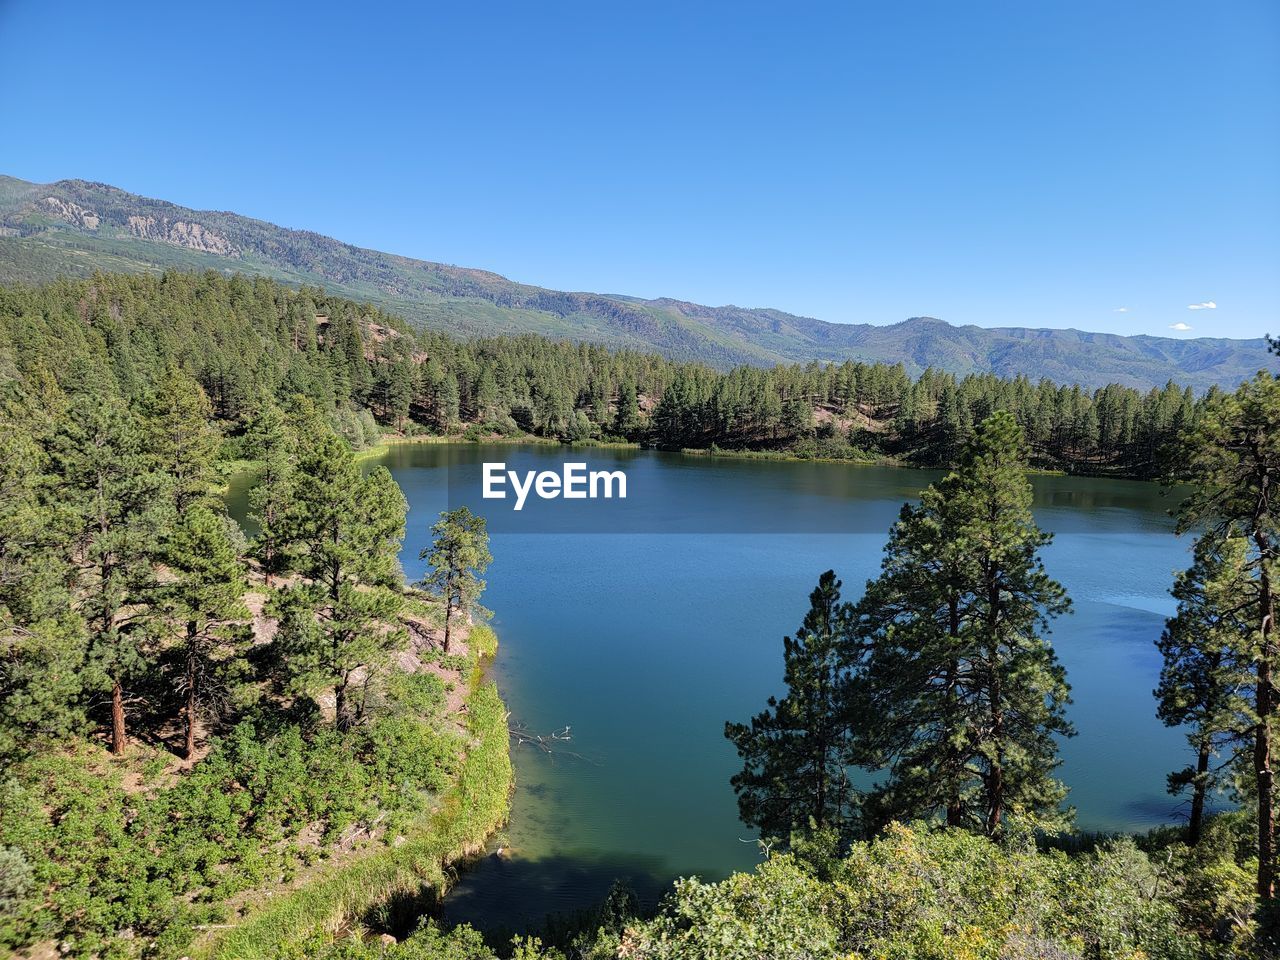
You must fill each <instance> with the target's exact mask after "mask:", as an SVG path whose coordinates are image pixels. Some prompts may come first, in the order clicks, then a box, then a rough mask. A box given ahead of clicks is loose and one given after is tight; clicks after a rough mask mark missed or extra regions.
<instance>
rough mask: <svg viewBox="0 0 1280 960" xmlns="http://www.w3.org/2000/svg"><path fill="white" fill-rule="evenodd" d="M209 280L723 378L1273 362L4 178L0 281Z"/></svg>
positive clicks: (1221, 368)
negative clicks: (582, 347)
mask: <svg viewBox="0 0 1280 960" xmlns="http://www.w3.org/2000/svg"><path fill="white" fill-rule="evenodd" d="M163 269H188V270H189V269H197V270H203V269H212V270H219V271H227V272H232V271H241V272H244V273H253V274H262V275H265V276H269V277H274V278H275V279H278V280H283V281H286V282H289V283H296V284H314V285H317V286H321V287H324V288H326V289H327V290H329V291H331V292H333V293H337V294H341V295H344V296H348V297H351V298H353V299H356V300H360V301H365V302H369V303H372V304H375V305H377V306H379V307H381V308H383V309H385V310H388V311H391V312H393V313H398V314H401V315H402V316H404V317H406V318H408V319H409V320H411V321H414V322H417V323H420V324H423V325H425V326H428V327H431V328H434V329H440V330H445V331H448V332H451V333H455V334H458V335H461V336H477V335H494V334H511V333H538V334H542V335H544V336H549V337H555V338H563V339H573V340H581V341H587V342H592V343H602V344H606V345H608V346H611V347H631V348H636V349H641V350H651V351H656V352H658V353H662V354H664V355H666V356H668V357H672V358H675V359H680V360H699V361H702V362H705V363H709V364H712V365H714V366H717V367H728V366H731V365H733V364H739V363H751V364H773V363H784V362H796V361H801V362H803V361H808V360H824V361H826V360H834V361H840V360H845V359H855V360H882V361H887V362H889V363H895V362H901V363H903V364H904V365H905V366H906V367H907V370H908V372H910V373H912V374H918V373H919V372H920V371H921V370H923V369H924V368H925V367H929V366H932V367H937V368H940V369H944V370H948V371H951V372H953V373H958V374H965V373H972V372H982V371H990V372H992V373H997V374H1001V375H1004V376H1012V375H1016V374H1019V373H1024V374H1026V375H1028V376H1029V377H1031V378H1033V379H1038V378H1040V377H1049V378H1050V379H1053V380H1056V381H1059V382H1065V383H1072V382H1076V383H1080V384H1081V385H1083V386H1087V387H1098V386H1102V385H1104V384H1106V383H1122V384H1126V385H1128V386H1134V387H1150V386H1158V385H1163V384H1164V383H1165V382H1166V381H1168V380H1170V379H1173V380H1176V381H1178V382H1179V383H1182V384H1187V385H1190V386H1192V387H1195V388H1197V389H1204V388H1207V387H1209V386H1210V385H1213V384H1218V385H1220V386H1225V387H1230V386H1234V385H1235V384H1236V383H1238V382H1239V381H1240V380H1242V379H1244V378H1246V377H1248V376H1251V375H1252V374H1253V373H1254V372H1255V371H1257V370H1258V369H1260V368H1262V367H1265V366H1267V365H1268V363H1269V360H1270V359H1271V358H1269V357H1268V354H1267V351H1266V343H1265V341H1263V340H1261V339H1258V340H1228V339H1211V338H1198V339H1194V340H1175V339H1172V338H1168V337H1145V336H1139V337H1121V336H1116V335H1113V334H1102V333H1085V332H1082V331H1079V330H1047V329H1033V328H1025V327H1006V328H994V329H993V328H985V327H975V326H964V327H955V326H952V325H950V324H948V323H945V322H943V321H941V320H936V319H933V318H930V317H914V318H912V319H909V320H905V321H903V322H902V323H896V324H892V325H888V326H875V325H872V324H840V323H827V322H825V321H822V320H815V319H813V318H811V317H800V316H795V315H793V314H789V313H785V312H783V311H781V310H771V309H747V308H742V307H733V306H727V307H707V306H702V305H700V304H696V303H688V302H686V301H683V300H673V299H668V298H662V299H657V300H643V299H640V298H637V297H628V296H620V295H612V294H611V295H605V294H597V293H570V292H564V291H559V290H547V289H544V288H542V287H535V286H530V285H528V284H523V283H516V282H514V281H512V280H508V279H507V278H506V277H502V276H499V275H498V274H496V273H489V272H487V271H484V270H473V269H468V268H465V267H456V266H450V265H448V264H443V263H432V262H429V261H425V260H414V259H412V258H409V257H402V256H397V255H395V254H389V253H381V252H379V251H377V250H367V249H364V248H362V247H354V246H351V245H350V244H346V243H342V242H341V241H339V240H334V239H333V238H331V237H326V236H322V235H320V234H318V233H312V232H310V231H306V230H290V229H287V228H284V227H279V226H276V225H275V224H271V223H266V222H265V221H262V220H254V219H252V218H250V217H245V216H241V215H239V214H235V213H227V212H222V211H209V210H191V209H188V208H186V207H180V206H176V205H175V204H172V203H167V202H165V201H163V200H153V199H150V198H148V197H140V196H136V195H135V194H131V193H126V192H125V191H123V190H120V189H118V188H116V187H111V186H108V185H106V184H101V183H89V182H87V181H84V180H60V181H58V182H57V183H50V184H36V183H28V182H27V181H25V180H18V179H16V178H13V177H5V176H0V282H27V283H37V282H44V281H48V280H51V279H53V278H55V277H57V276H64V275H72V276H86V275H88V274H90V273H92V272H93V271H94V270H106V271H121V272H139V271H147V272H154V271H158V270H163Z"/></svg>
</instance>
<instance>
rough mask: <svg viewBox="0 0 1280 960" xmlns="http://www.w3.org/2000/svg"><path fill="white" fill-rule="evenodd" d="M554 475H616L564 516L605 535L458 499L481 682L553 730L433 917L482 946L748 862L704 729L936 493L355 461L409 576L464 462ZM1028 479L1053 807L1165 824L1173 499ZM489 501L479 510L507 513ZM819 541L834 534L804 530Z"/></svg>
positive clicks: (902, 480) (1124, 823)
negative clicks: (823, 586) (1055, 704)
mask: <svg viewBox="0 0 1280 960" xmlns="http://www.w3.org/2000/svg"><path fill="white" fill-rule="evenodd" d="M566 461H573V462H578V461H587V462H588V463H589V464H590V466H591V469H597V470H598V469H606V468H608V469H620V470H624V471H625V472H626V474H627V478H628V483H629V486H630V489H629V491H628V493H629V495H630V496H629V498H628V499H627V500H625V501H623V500H618V499H614V500H608V501H606V500H600V501H597V502H595V503H590V502H588V504H586V505H585V506H586V507H587V509H591V510H597V513H598V511H599V510H605V511H618V512H617V513H616V514H614V513H611V514H610V516H611V518H612V519H611V521H610V523H611V525H609V526H602V525H595V526H591V527H588V528H584V529H591V530H595V531H596V532H593V533H580V534H566V533H559V532H556V531H555V530H554V529H551V528H549V527H545V526H538V525H534V526H533V527H531V528H530V530H529V532H503V528H502V525H501V523H497V522H495V520H494V518H495V516H496V512H495V510H494V509H493V508H494V506H495V503H494V502H490V503H488V504H486V503H485V502H484V501H483V500H482V499H481V498H480V497H479V496H478V494H477V496H476V499H475V502H472V503H470V504H469V505H470V506H471V507H472V509H473V510H476V511H477V512H479V513H482V514H484V515H486V516H488V517H490V518H491V527H492V529H494V534H493V538H492V551H493V556H494V562H493V565H492V566H491V567H490V568H489V571H488V573H487V575H486V580H487V581H488V584H489V586H488V590H487V592H486V594H485V598H484V603H485V605H486V606H488V607H491V608H492V609H494V610H497V611H499V618H498V620H497V621H496V623H495V627H496V628H497V630H498V633H499V635H500V637H501V640H502V643H501V647H500V651H499V655H498V660H497V662H496V664H495V666H494V672H495V675H496V678H497V680H498V683H499V686H500V687H501V690H502V694H503V698H504V700H505V701H506V703H507V706H508V708H509V709H510V711H511V714H512V721H513V722H514V723H519V724H523V725H524V726H526V727H527V728H528V729H529V730H530V731H532V732H535V733H549V732H551V731H555V730H560V729H561V728H563V727H565V726H566V725H568V726H569V727H570V728H571V732H572V740H570V741H568V742H566V743H558V744H556V745H555V746H554V748H553V749H552V752H550V753H544V752H542V751H540V750H536V749H530V748H527V747H526V748H521V747H518V746H513V751H514V760H515V763H516V777H517V784H518V786H517V790H516V795H515V799H514V809H513V815H512V821H511V824H510V826H509V828H508V829H507V831H506V833H505V838H504V842H505V843H506V844H507V845H509V847H510V850H509V855H507V856H503V857H496V856H490V857H488V858H486V859H484V860H483V861H481V862H480V863H479V864H478V865H477V866H476V867H475V868H474V869H472V870H471V871H469V872H467V873H466V874H465V875H464V876H463V877H462V878H461V880H460V882H459V884H458V885H457V886H456V888H455V889H454V891H453V892H452V893H451V894H450V896H449V898H448V899H447V901H446V904H445V912H446V917H447V919H449V920H456V921H462V920H467V921H471V922H472V923H475V924H476V925H477V926H482V927H488V928H491V929H492V928H494V927H495V926H498V925H503V924H505V925H509V926H512V927H515V928H517V929H518V928H520V927H521V926H533V925H537V924H538V923H540V922H541V921H542V920H543V918H544V917H545V915H546V914H548V913H551V912H559V911H565V910H572V909H575V908H578V907H583V906H589V905H591V904H593V903H595V902H597V901H598V900H599V899H600V898H601V897H602V896H603V895H604V893H605V892H606V891H607V889H608V886H609V884H610V882H611V881H612V880H613V879H614V878H615V877H625V878H627V879H629V880H630V882H631V883H632V884H633V885H634V886H635V887H636V889H637V890H638V891H639V892H640V893H641V894H642V895H645V896H655V895H656V894H657V893H658V892H659V891H660V890H662V889H664V888H665V887H666V886H667V884H668V883H669V882H670V881H671V879H673V878H674V877H675V876H678V875H689V874H698V875H700V876H703V877H706V878H718V877H722V876H724V875H725V874H727V873H728V872H729V871H731V870H734V869H745V868H750V867H751V866H752V865H753V864H754V863H755V862H756V860H757V853H756V848H755V846H754V844H753V843H752V842H751V841H752V840H753V835H752V834H751V833H750V832H749V831H748V830H747V828H745V827H743V826H742V824H741V823H739V821H738V819H737V806H736V802H735V799H734V795H733V791H732V789H731V788H730V786H729V777H730V775H731V774H733V773H734V772H736V770H737V769H738V765H739V764H738V759H737V757H736V755H735V753H734V750H733V747H732V745H731V744H729V742H728V741H726V740H725V739H724V736H723V728H724V722H725V721H726V720H730V719H733V720H746V719H748V718H750V717H751V716H752V715H753V714H754V713H756V712H758V711H759V710H760V709H761V708H762V706H763V704H764V702H765V700H766V699H767V698H768V697H769V696H770V695H773V694H777V693H779V692H780V690H781V684H782V637H783V636H784V635H786V634H791V633H793V632H794V630H795V629H796V627H797V626H798V625H799V623H800V620H801V618H802V617H803V615H804V613H805V610H806V608H807V597H808V594H809V591H811V590H812V589H813V587H814V584H815V583H816V582H817V578H818V575H819V574H820V573H822V571H824V570H827V569H834V570H835V571H836V573H837V574H838V575H839V576H840V577H841V579H842V580H843V581H844V595H845V598H846V599H850V600H852V599H856V598H857V597H858V596H859V595H860V594H861V592H862V588H863V585H864V584H865V582H866V580H867V579H868V578H869V577H871V576H874V575H875V574H876V572H877V571H878V569H879V564H880V557H881V548H882V547H883V545H884V542H885V539H886V537H887V533H888V530H889V526H890V525H891V524H892V523H893V521H894V519H895V518H896V517H897V514H898V511H899V510H900V508H901V506H902V504H903V502H905V501H907V500H910V499H914V498H915V497H916V496H917V495H918V494H919V491H920V490H921V489H922V488H923V487H924V486H925V485H926V484H928V483H929V482H931V481H932V480H934V479H936V478H937V477H938V476H939V474H938V473H936V472H926V471H916V470H907V469H899V468H890V467H868V466H856V465H847V464H835V463H811V462H791V463H785V462H773V461H753V460H737V459H728V458H724V459H722V458H714V457H693V456H684V455H681V454H667V453H659V452H654V451H641V450H629V449H618V450H612V449H590V450H585V451H575V450H573V449H571V448H565V447H555V446H545V445H539V446H530V447H512V446H505V445H504V446H501V447H485V446H479V445H450V446H445V445H439V444H421V445H412V444H405V445H398V446H392V447H391V448H390V450H389V451H388V453H387V454H385V455H384V456H383V457H382V458H381V459H378V460H373V461H371V463H381V464H385V465H386V466H387V467H389V468H390V469H391V471H392V473H393V475H394V476H395V478H396V480H397V481H398V482H399V484H400V486H401V488H402V489H403V490H404V493H405V496H406V497H407V498H408V501H409V504H410V513H409V534H408V537H407V538H406V542H405V548H404V552H403V563H404V567H405V571H406V574H407V575H408V576H409V577H410V578H412V579H416V578H417V577H419V576H420V575H421V573H422V570H423V565H422V563H421V562H420V561H419V560H418V559H417V558H418V553H419V551H420V550H421V549H422V547H423V546H424V545H425V544H426V542H427V528H428V527H429V525H430V524H431V523H432V522H433V521H434V519H435V518H436V515H437V514H438V513H439V511H440V510H442V509H445V507H446V506H449V505H457V504H456V503H451V502H450V500H451V493H452V494H456V493H457V491H458V489H459V488H458V485H457V483H456V481H454V480H451V477H456V476H457V475H458V474H460V473H465V472H466V471H468V470H470V471H472V473H473V474H474V478H478V477H479V475H480V470H481V465H482V464H484V463H485V462H502V463H505V465H506V468H507V469H510V470H516V471H517V472H519V473H520V475H521V476H525V475H527V471H529V470H534V471H541V470H553V471H556V472H560V471H561V470H562V465H563V463H564V462H566ZM1031 483H1032V485H1033V488H1034V490H1035V514H1036V519H1037V521H1038V522H1039V524H1040V525H1041V526H1042V527H1043V528H1044V529H1046V530H1048V531H1051V532H1053V533H1054V534H1055V539H1054V542H1053V543H1052V544H1051V545H1050V546H1049V547H1048V548H1047V549H1046V550H1045V551H1044V560H1045V564H1046V567H1047V569H1048V572H1049V574H1050V576H1052V577H1054V578H1056V579H1058V580H1059V581H1061V582H1062V583H1063V585H1064V586H1065V587H1066V588H1067V591H1068V592H1069V593H1070V595H1071V598H1072V600H1073V607H1074V609H1073V612H1072V613H1071V614H1069V615H1067V616H1064V617H1062V618H1060V619H1058V620H1057V621H1056V622H1055V623H1054V625H1053V633H1052V639H1053V642H1054V645H1055V647H1056V649H1057V651H1058V654H1059V656H1060V658H1061V660H1062V662H1063V664H1064V665H1065V667H1066V669H1067V674H1068V680H1069V681H1070V683H1071V686H1072V697H1073V701H1074V702H1073V704H1072V706H1071V708H1070V710H1069V714H1070V717H1071V719H1072V721H1073V722H1074V723H1075V725H1076V728H1077V729H1078V731H1079V735H1078V736H1077V737H1075V738H1074V739H1072V740H1069V741H1067V742H1066V743H1065V744H1064V746H1063V751H1062V752H1063V758H1064V762H1063V765H1062V767H1061V768H1060V771H1059V775H1060V776H1061V778H1062V779H1063V780H1064V781H1065V782H1066V783H1067V785H1068V786H1069V787H1070V788H1071V794H1070V797H1069V802H1070V803H1071V804H1073V805H1074V806H1075V807H1076V808H1077V811H1078V817H1077V820H1078V823H1079V825H1080V826H1081V827H1082V828H1085V829H1096V830H1141V829H1145V828H1147V827H1149V826H1152V825H1155V824H1158V823H1163V822H1170V821H1172V820H1174V819H1175V818H1176V817H1177V816H1178V814H1179V812H1180V811H1179V810H1178V809H1177V807H1176V801H1175V800H1174V799H1173V798H1171V797H1169V796H1168V795H1167V794H1166V793H1165V775H1166V774H1167V773H1168V772H1169V771H1171V770H1174V769H1177V768H1180V767H1182V766H1184V765H1185V764H1186V763H1187V762H1188V755H1187V753H1186V752H1185V744H1184V741H1183V737H1182V735H1181V733H1180V732H1178V731H1176V730H1169V729H1166V728H1165V727H1164V726H1163V725H1162V724H1161V723H1160V721H1159V720H1158V719H1157V718H1156V716H1155V704H1154V700H1153V698H1152V696H1151V691H1152V690H1153V689H1154V687H1155V686H1156V682H1157V676H1158V672H1159V655H1158V653H1157V651H1156V649H1155V645H1154V644H1155V641H1156V639H1157V638H1158V637H1159V636H1160V632H1161V629H1162V627H1163V621H1164V618H1165V617H1166V616H1167V615H1169V614H1170V613H1171V612H1172V609H1173V603H1172V600H1171V598H1170V597H1169V594H1168V589H1169V586H1170V585H1171V583H1172V580H1173V573H1174V571H1175V570H1178V569H1181V568H1183V567H1185V566H1186V565H1187V564H1188V563H1189V562H1190V559H1189V549H1190V542H1189V541H1186V540H1181V539H1179V538H1176V537H1175V536H1174V535H1173V524H1172V520H1171V519H1170V517H1169V516H1168V512H1167V511H1168V510H1169V509H1170V508H1171V507H1172V506H1174V505H1175V503H1176V498H1174V497H1172V496H1166V495H1163V494H1162V492H1161V489H1160V488H1159V487H1158V486H1156V485H1153V484H1146V483H1139V482H1133V481H1120V480H1101V479H1093V478H1082V477H1065V476H1041V475H1037V476H1033V477H1032V478H1031ZM471 486H472V487H473V488H474V489H475V490H476V491H478V490H479V485H478V482H474V483H472V484H471ZM638 491H650V492H652V491H658V492H660V496H659V495H657V494H654V495H644V496H642V495H639V493H638ZM232 494H233V501H235V499H236V496H237V494H239V495H240V496H242V493H240V490H239V488H234V489H233V491H232ZM510 503H511V501H510V500H508V501H507V503H506V504H502V503H501V502H497V506H498V509H499V510H500V511H502V512H503V513H505V514H507V515H508V516H514V513H513V511H512V510H511V507H510ZM556 503H560V501H557V502H556ZM542 506H552V504H551V503H550V502H548V503H547V504H542V503H539V507H542ZM597 508H598V509H597ZM239 512H240V513H241V514H242V513H243V508H242V507H241V508H240V510H239ZM539 512H541V511H540V510H533V509H532V508H531V507H526V509H525V511H524V513H523V514H522V515H521V516H525V517H528V516H530V515H531V514H537V513H539ZM735 523H736V525H737V526H736V528H735V527H734V526H733V524H735ZM824 525H825V527H826V528H827V529H831V528H834V529H836V530H838V531H839V532H838V533H833V534H829V535H824V534H821V533H820V532H819V531H821V530H822V529H824ZM681 529H684V530H692V531H695V532H697V533H698V535H686V534H682V533H681ZM732 529H739V530H741V531H743V532H740V533H731V532H728V531H729V530H732ZM744 841H745V842H744Z"/></svg>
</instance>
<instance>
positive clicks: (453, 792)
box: [187, 639, 515, 960]
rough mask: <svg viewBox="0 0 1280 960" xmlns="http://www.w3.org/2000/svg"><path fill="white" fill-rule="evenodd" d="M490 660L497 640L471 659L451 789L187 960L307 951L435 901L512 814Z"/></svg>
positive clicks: (504, 732) (506, 740)
mask: <svg viewBox="0 0 1280 960" xmlns="http://www.w3.org/2000/svg"><path fill="white" fill-rule="evenodd" d="M496 653H497V644H496V639H495V641H494V642H493V643H492V645H491V646H490V647H489V648H487V649H484V650H480V651H476V657H475V660H476V662H475V666H474V667H473V668H472V669H471V670H469V671H468V672H467V674H466V677H467V684H468V690H467V695H466V698H465V701H464V709H465V714H466V717H465V719H466V730H467V733H468V736H469V737H470V743H469V745H468V746H467V748H466V750H465V752H464V754H463V758H462V763H461V768H460V770H459V772H458V776H457V779H456V781H455V782H454V784H453V785H452V786H451V788H450V789H449V790H447V791H446V792H445V793H444V794H443V795H442V797H441V800H440V803H439V805H438V806H437V808H436V809H435V810H434V811H432V812H431V813H430V814H429V815H428V816H427V817H426V818H425V819H424V820H423V821H422V823H421V824H420V826H419V827H418V829H416V830H413V831H411V832H409V833H407V834H406V835H403V836H402V837H401V838H398V839H399V842H395V841H393V842H392V843H389V844H384V845H383V846H381V847H380V848H378V849H375V850H372V851H370V852H369V853H368V854H366V855H365V856H362V857H358V858H356V859H354V860H351V861H349V862H346V863H343V864H340V865H337V866H336V867H335V868H334V869H333V870H332V871H325V872H323V873H322V874H321V875H320V876H317V877H316V878H315V879H314V880H312V881H310V882H308V883H304V884H303V885H301V886H299V887H297V888H295V889H292V890H289V891H287V892H285V893H284V895H283V896H280V897H279V898H278V899H270V900H267V901H266V902H265V903H264V904H262V905H260V906H258V907H257V908H255V909H251V910H250V911H249V912H248V913H247V914H246V915H245V916H244V917H243V918H242V919H241V920H240V922H238V923H236V924H235V925H234V926H232V927H230V928H229V929H224V930H220V931H219V932H217V933H216V934H214V935H212V936H210V937H208V938H207V939H205V940H204V942H203V943H199V942H197V943H196V944H193V945H192V948H191V950H190V951H189V952H188V954H187V957H189V958H191V960H259V958H260V960H269V958H271V957H275V956H277V955H279V953H280V952H281V951H282V950H288V949H292V950H293V951H295V952H297V951H301V950H305V948H306V944H308V942H309V941H311V940H312V938H314V937H316V936H322V935H325V934H328V935H333V934H335V933H338V932H340V931H342V930H344V929H345V928H347V927H348V926H350V925H351V924H353V923H358V922H359V921H360V919H361V917H362V916H364V915H366V914H367V913H368V912H369V911H371V910H374V909H376V908H377V906H378V905H379V904H380V903H384V902H386V901H388V900H390V899H391V898H393V897H395V896H397V895H401V894H412V895H419V896H421V895H423V894H434V898H435V901H436V902H437V903H439V902H440V901H441V900H443V899H444V897H445V896H447V895H448V892H449V889H450V888H451V887H452V885H453V883H454V882H455V881H456V875H455V874H454V870H453V868H454V867H455V866H456V865H458V864H461V863H463V862H464V861H467V860H469V859H471V858H473V857H476V856H478V855H480V854H481V853H482V852H483V851H484V850H485V849H486V848H487V847H488V844H489V842H490V841H491V840H492V838H493V837H494V836H495V835H497V834H498V833H499V832H500V831H501V830H502V828H503V826H505V825H506V823H507V820H508V818H509V816H510V812H511V799H512V794H513V793H514V791H515V772H514V768H513V766H512V763H511V742H510V735H509V732H508V727H507V709H506V705H505V704H504V703H503V700H502V697H501V694H500V693H499V691H498V686H497V683H496V681H494V680H491V679H488V668H489V666H490V665H491V664H492V662H493V659H494V657H495V656H496ZM272 893H273V891H265V897H271V896H272ZM335 939H336V938H335Z"/></svg>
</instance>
